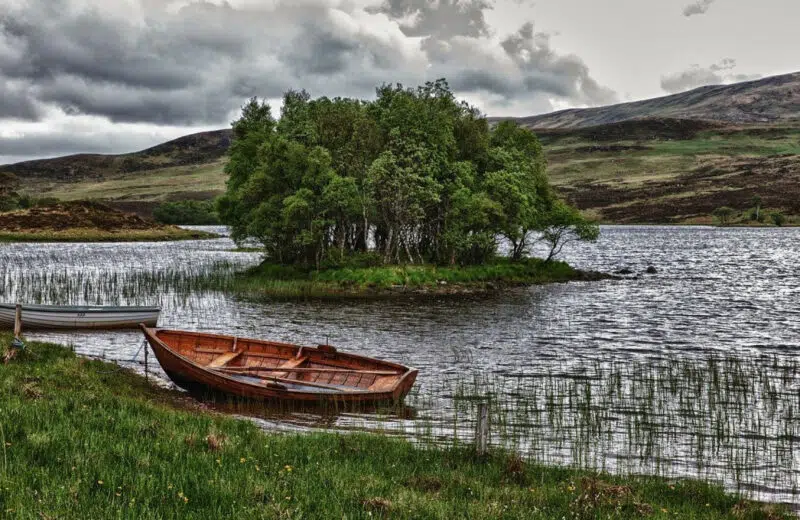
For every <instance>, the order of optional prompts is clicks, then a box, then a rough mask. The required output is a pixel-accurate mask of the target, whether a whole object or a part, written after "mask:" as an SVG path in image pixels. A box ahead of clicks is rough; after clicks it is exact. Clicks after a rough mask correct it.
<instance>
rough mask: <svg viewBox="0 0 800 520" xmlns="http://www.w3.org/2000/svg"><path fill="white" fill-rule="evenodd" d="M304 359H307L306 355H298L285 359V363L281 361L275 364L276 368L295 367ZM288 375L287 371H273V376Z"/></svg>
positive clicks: (304, 360)
mask: <svg viewBox="0 0 800 520" xmlns="http://www.w3.org/2000/svg"><path fill="white" fill-rule="evenodd" d="M306 361H308V356H303V357H298V358H294V359H290V360H289V361H287V362H285V363H281V364H280V365H278V366H277V368H297V367H299V366H300V365H302V364H303V363H305V362H306ZM288 375H289V373H288V372H275V374H274V375H273V377H277V378H282V377H286V376H288Z"/></svg>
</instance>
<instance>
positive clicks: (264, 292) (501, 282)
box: [231, 258, 597, 298]
mask: <svg viewBox="0 0 800 520" xmlns="http://www.w3.org/2000/svg"><path fill="white" fill-rule="evenodd" d="M592 276H595V277H597V276H596V275H592V274H587V273H584V272H581V271H578V270H576V269H574V268H572V267H570V266H569V265H568V264H566V263H565V262H559V261H553V262H544V261H543V260H540V259H537V258H532V259H527V260H525V261H520V262H510V261H508V260H505V259H497V260H496V261H495V262H493V263H491V264H488V265H479V266H463V267H440V266H435V265H422V266H419V265H393V266H380V267H338V268H329V269H322V270H319V271H316V270H306V269H300V268H296V267H290V266H281V265H275V264H270V263H264V264H262V265H260V266H257V267H254V268H252V269H250V270H248V271H246V272H244V273H242V274H241V275H239V276H238V277H237V278H236V279H235V280H234V281H233V283H232V284H231V289H232V290H233V291H234V292H238V293H241V294H245V295H251V296H267V297H276V298H303V297H315V298H326V297H341V296H346V297H349V296H354V297H372V296H390V295H399V294H408V293H411V294H433V295H447V294H465V293H477V292H485V291H488V290H494V289H497V288H498V287H506V286H517V285H536V284H544V283H556V282H568V281H572V280H579V279H589V278H592Z"/></svg>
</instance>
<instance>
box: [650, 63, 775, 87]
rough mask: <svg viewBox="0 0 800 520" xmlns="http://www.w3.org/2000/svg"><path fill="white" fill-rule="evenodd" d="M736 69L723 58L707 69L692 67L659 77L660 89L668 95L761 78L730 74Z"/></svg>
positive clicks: (754, 75)
mask: <svg viewBox="0 0 800 520" xmlns="http://www.w3.org/2000/svg"><path fill="white" fill-rule="evenodd" d="M735 68H736V60H734V59H731V58H725V59H724V60H722V61H720V62H719V63H715V64H713V65H710V66H708V67H701V66H700V65H692V66H691V67H689V68H688V69H686V70H684V71H681V72H676V73H674V74H668V75H666V76H662V77H661V88H662V89H664V90H665V91H667V92H669V93H670V94H677V93H679V92H685V91H687V90H692V89H694V88H697V87H703V86H706V85H721V84H723V83H736V82H739V81H749V80H754V79H759V78H761V76H760V75H757V74H752V75H751V74H732V73H731V72H730V71H731V70H733V69H735Z"/></svg>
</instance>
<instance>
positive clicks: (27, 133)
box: [0, 0, 800, 164]
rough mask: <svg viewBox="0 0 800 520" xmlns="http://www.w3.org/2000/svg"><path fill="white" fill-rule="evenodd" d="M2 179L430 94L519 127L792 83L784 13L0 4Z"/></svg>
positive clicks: (773, 6) (576, 4) (791, 14)
mask: <svg viewBox="0 0 800 520" xmlns="http://www.w3.org/2000/svg"><path fill="white" fill-rule="evenodd" d="M0 1H1V2H2V4H3V6H2V9H1V10H0V164H2V163H9V162H15V161H19V160H24V159H29V158H38V157H53V156H58V155H64V154H69V153H78V152H95V153H122V152H128V151H134V150H138V149H141V148H145V147H147V146H151V145H154V144H157V143H160V142H163V141H164V140H167V139H170V138H174V137H178V136H181V135H185V134H187V133H191V132H194V131H200V130H206V129H216V128H222V127H226V126H228V125H229V124H230V121H231V120H233V119H234V118H235V117H236V114H237V112H238V109H239V107H240V106H241V105H242V103H243V102H244V101H246V100H247V99H248V98H249V97H251V96H259V97H262V98H265V99H268V100H270V102H271V103H272V104H273V107H274V109H275V112H276V113H277V112H278V107H279V103H278V100H279V98H280V96H281V94H282V92H284V91H285V90H287V89H290V88H305V89H307V90H308V91H309V92H310V93H311V94H312V95H313V96H322V95H327V96H352V97H362V98H370V97H371V96H372V95H373V93H374V88H375V86H376V85H379V84H381V83H384V82H392V83H393V82H401V83H403V84H405V85H417V84H420V83H423V82H424V81H426V80H432V79H436V78H440V77H445V78H447V79H448V81H449V82H450V85H451V86H452V87H453V89H454V90H455V91H456V92H457V94H458V95H459V96H460V97H462V98H465V99H467V100H468V101H470V102H471V103H473V104H475V105H477V106H479V107H480V108H481V109H482V110H483V111H484V112H485V113H487V114H489V115H518V116H524V115H532V114H540V113H545V112H550V111H553V110H558V109H562V108H568V107H584V106H595V105H604V104H609V103H613V102H621V101H629V100H637V99H644V98H649V97H655V96H660V95H665V94H669V93H674V92H681V91H684V90H687V89H691V88H694V87H697V86H700V85H705V84H712V83H729V82H735V81H741V80H746V79H752V78H758V77H762V76H769V75H773V74H782V73H787V72H794V71H796V70H798V69H800V63H799V62H798V61H797V53H796V50H797V49H798V48H800V31H797V28H796V20H798V19H800V1H798V0H760V1H758V2H753V1H752V0H603V1H600V0H227V1H223V0H213V1H212V0H207V1H200V0H0Z"/></svg>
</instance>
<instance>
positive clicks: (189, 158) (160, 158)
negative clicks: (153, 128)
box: [0, 130, 231, 214]
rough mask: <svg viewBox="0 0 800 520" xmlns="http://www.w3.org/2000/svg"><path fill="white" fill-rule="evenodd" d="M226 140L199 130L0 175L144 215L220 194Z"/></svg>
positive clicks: (33, 188)
mask: <svg viewBox="0 0 800 520" xmlns="http://www.w3.org/2000/svg"><path fill="white" fill-rule="evenodd" d="M230 142H231V131H230V130H217V131H214V132H202V133H199V134H192V135H187V136H184V137H180V138H178V139H175V140H173V141H169V142H167V143H163V144H160V145H158V146H154V147H152V148H148V149H146V150H142V151H139V152H134V153H129V154H123V155H98V154H80V155H70V156H67V157H59V158H56V159H43V160H37V161H26V162H22V163H17V164H11V165H2V166H0V178H6V179H8V178H9V177H8V176H10V178H11V179H14V180H15V181H16V184H17V189H20V190H22V191H26V192H29V193H32V194H36V196H38V197H56V198H58V199H61V200H66V201H72V200H102V201H106V202H109V203H110V204H111V205H113V206H116V207H118V208H121V209H126V210H131V211H136V212H138V213H141V214H149V213H150V211H151V210H152V208H153V207H154V206H155V205H156V204H158V203H159V202H163V201H173V200H187V199H192V200H203V199H210V198H213V197H215V196H217V195H219V194H220V193H222V192H223V190H224V189H225V175H224V173H223V168H224V167H225V162H226V161H227V159H226V152H227V150H228V146H230ZM7 182H11V181H7Z"/></svg>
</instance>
